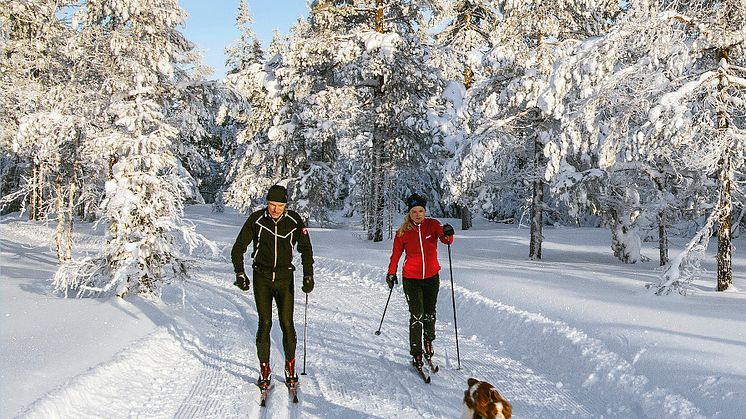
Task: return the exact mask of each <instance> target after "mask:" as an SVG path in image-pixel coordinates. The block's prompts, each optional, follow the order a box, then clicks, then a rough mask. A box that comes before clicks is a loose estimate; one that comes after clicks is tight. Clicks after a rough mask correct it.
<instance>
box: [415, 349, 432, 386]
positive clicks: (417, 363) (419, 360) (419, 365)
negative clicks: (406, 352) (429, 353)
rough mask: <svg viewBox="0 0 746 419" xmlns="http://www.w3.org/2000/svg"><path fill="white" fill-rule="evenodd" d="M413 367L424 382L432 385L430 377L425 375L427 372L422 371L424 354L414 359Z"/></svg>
mask: <svg viewBox="0 0 746 419" xmlns="http://www.w3.org/2000/svg"><path fill="white" fill-rule="evenodd" d="M412 366H413V367H414V369H415V370H416V371H417V375H419V376H420V378H422V380H423V381H424V382H426V383H430V376H429V375H427V374H425V371H423V370H422V354H419V355H415V356H414V357H412Z"/></svg>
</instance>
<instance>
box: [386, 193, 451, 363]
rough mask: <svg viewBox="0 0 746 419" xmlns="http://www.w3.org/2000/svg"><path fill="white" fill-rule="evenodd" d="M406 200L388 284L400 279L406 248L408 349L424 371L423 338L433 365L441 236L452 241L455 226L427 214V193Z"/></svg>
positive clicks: (425, 353)
mask: <svg viewBox="0 0 746 419" xmlns="http://www.w3.org/2000/svg"><path fill="white" fill-rule="evenodd" d="M405 203H406V204H407V214H406V216H405V217H404V222H403V223H402V225H401V227H399V229H398V230H397V232H396V237H395V238H394V246H393V250H392V252H391V259H390V261H389V268H388V274H387V275H386V283H387V284H388V286H389V288H393V287H394V284H397V283H398V281H397V279H396V271H397V268H398V265H399V259H400V258H401V254H402V252H405V253H406V254H405V256H404V266H403V267H402V278H403V281H402V282H403V287H404V295H405V296H406V298H407V303H408V304H409V353H410V354H411V355H412V365H413V366H414V367H415V368H417V370H418V371H421V370H422V355H423V342H424V355H425V359H426V360H427V361H428V363H429V364H430V365H431V366H432V356H433V340H435V306H436V304H437V300H438V290H439V288H440V278H439V276H438V271H440V264H439V263H438V240H440V241H441V242H442V243H444V244H448V245H450V244H451V243H453V227H451V225H450V224H445V225H441V224H440V222H439V221H438V220H435V219H433V218H427V217H426V216H425V205H426V204H427V200H426V199H425V198H424V197H422V196H420V195H417V194H413V195H411V196H410V197H409V198H407V199H406V200H405Z"/></svg>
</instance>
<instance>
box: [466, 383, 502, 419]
mask: <svg viewBox="0 0 746 419" xmlns="http://www.w3.org/2000/svg"><path fill="white" fill-rule="evenodd" d="M466 383H467V384H468V385H469V388H468V389H467V390H466V391H465V392H464V405H465V406H466V407H467V408H468V409H469V410H470V411H471V412H473V415H472V418H474V419H477V418H483V419H510V412H511V406H510V403H508V401H507V400H505V399H503V397H502V396H501V395H500V393H499V392H498V391H497V389H496V388H495V387H494V386H493V385H492V384H490V383H488V382H486V381H479V380H477V379H476V378H469V380H468V381H467V382H466Z"/></svg>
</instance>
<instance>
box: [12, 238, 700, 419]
mask: <svg viewBox="0 0 746 419" xmlns="http://www.w3.org/2000/svg"><path fill="white" fill-rule="evenodd" d="M221 245H222V246H226V243H221ZM228 249H229V247H228ZM198 262H199V263H198V267H197V268H196V270H195V271H194V279H193V280H191V281H189V282H187V283H185V284H184V285H183V286H170V287H168V288H167V289H166V291H165V292H164V295H163V298H162V302H161V303H158V304H157V306H156V307H153V306H149V305H143V307H146V308H147V307H149V308H147V310H148V311H150V312H148V313H147V314H148V315H149V316H152V317H153V318H155V319H157V320H156V322H157V323H158V324H161V325H162V326H161V327H160V328H158V329H157V330H156V331H155V332H154V333H152V334H151V335H149V336H147V337H146V338H144V339H142V340H140V341H138V342H136V343H135V344H133V345H131V346H129V347H127V348H126V349H125V350H123V351H122V352H120V353H119V354H118V355H117V356H116V357H115V358H114V359H112V360H111V361H109V362H106V363H104V364H100V365H98V366H96V367H94V368H92V369H90V370H89V371H87V372H85V373H83V374H81V375H79V376H77V377H75V378H74V379H72V380H71V381H70V382H68V383H66V384H65V385H63V386H61V387H60V388H58V389H57V390H55V391H53V392H52V393H50V394H48V395H47V396H45V397H44V398H42V399H40V400H38V401H37V402H35V403H34V404H32V405H31V406H30V407H29V409H28V410H27V412H25V414H24V416H25V417H33V418H37V417H38V418H46V417H107V418H117V417H142V418H171V417H177V418H238V417H241V418H246V417H249V418H259V417H263V418H362V417H371V418H456V417H459V416H460V414H461V408H462V407H461V406H462V405H461V398H462V396H463V391H464V390H465V388H466V380H467V378H469V377H472V376H473V377H477V378H480V379H486V380H488V381H490V382H491V383H493V384H494V385H495V386H496V387H497V388H498V389H499V390H500V392H501V393H502V394H503V395H504V397H505V398H507V399H508V400H509V401H511V402H512V404H513V414H514V417H515V418H562V417H573V418H584V417H593V418H598V417H629V416H630V415H631V416H634V417H646V416H647V417H697V416H698V411H697V409H696V408H695V407H694V406H691V403H689V402H688V401H687V400H685V399H682V398H681V397H680V396H678V395H676V394H672V393H670V392H668V391H667V390H665V389H660V388H651V387H650V385H649V384H648V383H647V380H646V379H645V377H641V376H637V375H635V374H634V370H633V368H632V367H631V366H630V365H629V364H628V363H627V362H626V361H625V360H624V359H622V358H621V357H619V356H617V355H616V354H614V353H613V352H609V351H608V350H607V349H605V347H604V346H603V344H602V343H601V342H599V341H596V340H594V339H592V338H590V337H588V336H586V335H585V334H584V333H583V332H582V331H580V330H576V329H574V328H572V327H570V326H568V325H567V324H564V323H562V322H558V321H554V320H551V319H547V318H545V317H544V316H543V315H541V314H537V313H528V312H524V311H521V310H519V309H517V308H514V307H509V306H505V305H502V304H501V303H499V302H496V301H493V300H489V299H486V298H484V297H482V296H481V295H479V294H477V293H473V292H470V291H469V290H466V289H462V288H460V287H458V286H457V287H456V289H455V295H456V305H457V310H458V315H459V318H458V321H459V326H460V335H459V339H460V340H459V345H460V355H461V356H460V358H461V369H460V370H458V369H457V360H456V352H455V351H456V349H455V338H454V331H453V323H452V319H453V312H452V310H451V307H452V306H451V290H450V283H449V282H448V276H447V275H448V274H447V271H445V272H442V280H441V292H440V294H439V303H438V309H439V312H438V323H437V334H438V337H437V340H436V341H435V350H436V356H435V360H436V363H438V364H439V365H440V372H438V373H434V374H432V383H431V384H425V383H423V382H422V380H421V379H420V378H419V377H418V376H417V375H416V373H415V372H414V370H413V369H412V368H411V367H410V366H409V354H408V351H407V328H406V324H407V319H408V313H407V309H406V302H405V299H404V296H403V293H402V290H401V285H398V286H397V287H396V288H395V290H394V294H393V295H392V298H391V302H390V305H389V307H388V312H387V313H386V317H385V320H384V323H383V327H382V333H381V335H380V336H376V335H375V334H374V331H375V330H376V329H377V327H378V324H379V321H380V319H381V314H382V312H383V308H384V304H385V301H386V297H387V294H388V288H387V287H386V286H385V283H384V281H383V280H382V274H381V272H382V268H381V267H380V266H371V265H365V264H360V263H355V262H354V261H346V260H339V259H333V258H326V257H323V256H320V255H317V256H316V265H315V277H316V288H315V290H314V291H313V293H311V294H310V297H309V306H308V319H309V321H308V340H307V342H306V343H307V353H308V356H307V359H305V360H304V359H303V314H304V311H303V310H304V302H305V299H304V294H303V293H302V292H300V286H297V287H296V292H297V293H296V306H295V320H296V322H295V323H296V331H297V335H298V347H297V368H298V371H299V372H301V371H303V367H304V361H305V371H306V372H307V375H301V376H300V384H299V398H300V402H299V403H298V404H293V403H291V402H290V400H289V398H288V392H287V390H286V389H285V386H284V383H283V377H282V367H283V366H282V361H283V355H282V352H281V346H282V343H281V342H282V337H281V332H280V328H279V325H278V324H277V322H276V318H277V317H276V313H275V322H274V323H273V328H272V353H271V364H272V369H273V385H274V388H273V390H272V392H271V394H270V396H269V399H268V402H267V406H266V407H264V408H263V407H260V406H259V390H258V388H257V387H256V385H255V384H254V383H255V380H256V377H257V375H258V368H257V367H258V366H257V360H256V356H255V351H254V334H255V331H256V323H257V318H256V310H255V308H254V303H253V295H252V294H251V293H245V292H241V291H240V290H238V289H237V288H235V287H233V286H232V282H233V273H232V270H231V267H230V264H229V263H228V262H227V261H226V260H215V259H199V261H198ZM485 319H491V320H490V321H489V322H487V321H485ZM485 324H491V325H492V326H490V327H489V330H481V329H478V328H477V326H480V327H481V328H484V325H485ZM537 341H540V342H543V345H540V347H537V345H536V344H535V343H536V342H537ZM547 347H555V348H556V349H557V350H556V351H554V352H552V353H546V352H547V351H545V350H542V348H547ZM559 356H562V357H571V359H574V360H575V363H574V367H573V370H572V371H564V370H561V369H557V367H556V366H555V365H553V364H554V363H552V359H553V358H554V357H559ZM565 364H567V363H564V362H563V363H558V365H565ZM643 412H644V413H643Z"/></svg>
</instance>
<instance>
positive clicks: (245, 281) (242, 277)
mask: <svg viewBox="0 0 746 419" xmlns="http://www.w3.org/2000/svg"><path fill="white" fill-rule="evenodd" d="M249 283H250V281H249V278H247V277H246V274H245V273H243V272H239V273H237V274H236V281H235V282H234V283H233V285H235V286H237V287H238V288H241V289H242V290H244V291H248V290H249Z"/></svg>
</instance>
